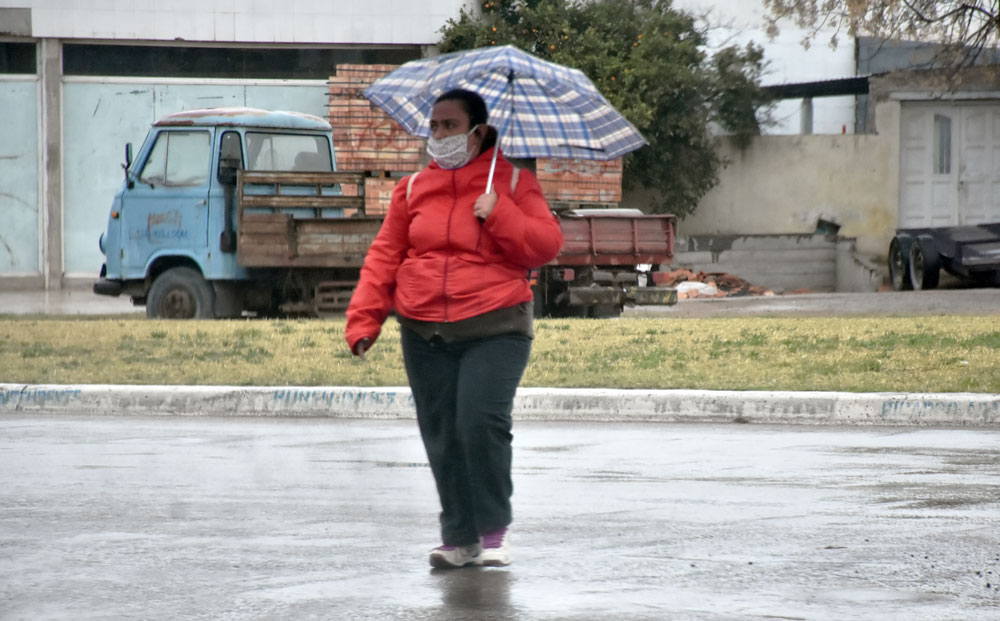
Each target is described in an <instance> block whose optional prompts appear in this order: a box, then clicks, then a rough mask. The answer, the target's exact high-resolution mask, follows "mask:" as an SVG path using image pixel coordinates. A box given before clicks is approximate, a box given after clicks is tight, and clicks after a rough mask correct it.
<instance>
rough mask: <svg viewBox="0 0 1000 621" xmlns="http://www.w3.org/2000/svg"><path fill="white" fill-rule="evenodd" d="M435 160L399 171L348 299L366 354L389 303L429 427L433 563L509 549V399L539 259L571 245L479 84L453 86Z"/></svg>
mask: <svg viewBox="0 0 1000 621" xmlns="http://www.w3.org/2000/svg"><path fill="white" fill-rule="evenodd" d="M430 130H431V137H430V138H429V139H428V141H427V151H428V153H429V154H430V155H431V157H432V158H433V161H432V162H431V163H430V165H428V166H427V167H425V168H424V169H422V170H420V171H419V172H417V173H414V174H413V175H410V176H409V177H406V178H404V179H402V180H401V181H400V182H399V184H398V185H397V186H396V189H395V191H394V192H393V195H392V202H391V205H390V208H389V212H388V215H387V216H386V219H385V222H384V223H383V224H382V228H381V229H380V231H379V233H378V236H377V237H376V239H375V241H374V243H373V244H372V245H371V247H370V248H369V250H368V254H367V255H366V257H365V263H364V267H363V268H362V270H361V279H360V281H359V283H358V287H357V289H356V290H355V292H354V295H353V297H352V298H351V303H350V306H349V308H348V310H347V329H346V335H345V336H346V338H347V342H348V345H349V346H350V348H351V351H352V352H353V353H354V354H355V355H358V356H364V353H365V351H366V350H368V349H369V348H370V347H371V346H372V345H373V344H374V343H375V341H376V339H377V338H378V335H379V333H380V330H381V327H382V324H383V322H384V321H385V319H386V318H387V316H388V315H389V312H390V311H391V310H393V309H394V310H395V313H396V316H397V319H398V321H399V323H400V333H401V341H402V349H403V361H404V364H405V366H406V373H407V376H408V378H409V383H410V388H411V390H412V392H413V399H414V402H415V404H416V409H417V422H418V426H419V428H420V435H421V438H422V439H423V443H424V447H425V449H426V451H427V458H428V461H429V462H430V466H431V471H432V472H433V474H434V480H435V483H436V485H437V491H438V497H439V500H440V502H441V515H440V521H441V539H442V545H441V546H439V547H437V548H434V549H433V550H432V551H431V553H430V564H431V565H432V566H433V567H436V568H452V567H463V566H466V565H488V566H503V565H508V564H510V562H511V548H510V536H509V532H508V527H509V525H510V523H511V520H512V514H511V505H510V498H511V494H512V491H513V487H512V483H511V439H512V435H511V422H512V419H511V412H512V409H513V402H514V393H515V391H516V389H517V385H518V383H519V382H520V380H521V375H522V374H523V372H524V369H525V367H526V366H527V363H528V356H529V353H530V350H531V339H532V338H533V336H534V331H533V327H532V303H531V301H532V294H531V288H530V286H529V284H528V280H527V276H528V271H529V270H531V269H533V268H536V267H539V266H541V265H544V264H545V263H547V262H549V261H550V260H552V259H553V258H554V257H555V256H556V254H558V252H559V250H560V248H561V247H562V231H561V229H560V227H559V223H558V221H557V220H556V219H555V217H553V215H552V212H551V211H550V210H549V206H548V203H547V202H546V201H545V198H544V197H543V196H542V192H541V188H540V187H539V185H538V182H537V181H536V180H535V178H534V176H533V175H532V174H531V173H530V172H527V171H518V170H517V169H515V167H514V166H513V165H512V164H511V163H510V162H508V161H507V160H506V159H505V158H504V157H503V156H502V155H499V156H498V157H497V162H496V171H495V176H494V184H493V185H494V190H493V191H492V192H491V193H489V194H487V193H485V190H486V184H487V178H488V175H489V169H490V162H491V158H492V155H493V150H494V149H496V148H499V147H498V146H497V145H496V130H495V129H493V128H492V127H490V126H488V125H487V110H486V105H485V103H484V102H483V100H482V98H480V97H479V95H477V94H475V93H473V92H470V91H465V90H452V91H448V92H447V93H444V94H443V95H441V96H440V97H439V98H438V99H437V101H436V102H435V104H434V108H433V111H432V113H431V120H430Z"/></svg>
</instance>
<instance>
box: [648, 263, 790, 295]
mask: <svg viewBox="0 0 1000 621" xmlns="http://www.w3.org/2000/svg"><path fill="white" fill-rule="evenodd" d="M653 281H654V282H655V283H656V284H658V285H663V286H665V287H676V286H677V285H678V284H680V283H682V282H700V283H704V284H706V285H709V286H712V287H715V288H716V289H717V290H718V293H716V294H715V295H705V294H703V293H699V292H698V291H697V290H691V291H687V292H681V293H678V294H677V297H678V299H681V300H684V299H690V298H697V297H711V298H724V297H728V296H744V295H774V292H773V291H771V290H770V289H765V288H764V287H761V286H758V285H754V284H751V283H749V282H747V281H746V280H743V279H742V278H740V277H739V276H734V275H732V274H726V273H724V272H694V271H692V270H689V269H687V268H680V269H676V270H674V271H672V272H653Z"/></svg>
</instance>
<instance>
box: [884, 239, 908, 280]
mask: <svg viewBox="0 0 1000 621" xmlns="http://www.w3.org/2000/svg"><path fill="white" fill-rule="evenodd" d="M912 245H913V238H912V237H910V236H909V235H897V236H896V237H894V238H892V243H890V244H889V279H890V280H891V281H892V288H893V289H895V290H896V291H908V290H910V289H912V288H913V283H912V282H911V281H910V247H911V246H912Z"/></svg>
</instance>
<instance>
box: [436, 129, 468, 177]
mask: <svg viewBox="0 0 1000 621" xmlns="http://www.w3.org/2000/svg"><path fill="white" fill-rule="evenodd" d="M478 127H479V125H476V126H474V127H473V128H472V129H470V130H469V133H467V134H455V135H453V136H446V137H444V138H433V137H432V138H428V139H427V153H428V154H429V155H430V156H431V157H433V158H434V161H435V162H437V164H438V166H440V167H441V168H447V169H449V170H450V169H454V168H461V167H462V166H465V165H466V164H468V163H469V160H471V159H472V151H470V150H469V136H471V135H472V132H474V131H476V128H478Z"/></svg>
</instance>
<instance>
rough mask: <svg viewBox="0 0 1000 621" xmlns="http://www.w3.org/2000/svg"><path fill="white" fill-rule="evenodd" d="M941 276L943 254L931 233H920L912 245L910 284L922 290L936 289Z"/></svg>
mask: <svg viewBox="0 0 1000 621" xmlns="http://www.w3.org/2000/svg"><path fill="white" fill-rule="evenodd" d="M940 277H941V255H940V253H938V249H937V244H936V243H934V238H933V237H931V236H930V235H920V236H919V237H917V238H916V239H915V240H913V243H912V244H911V245H910V284H911V286H912V287H913V288H914V289H916V290H917V291H920V290H921V289H934V288H935V287H937V286H938V280H939V279H940Z"/></svg>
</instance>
